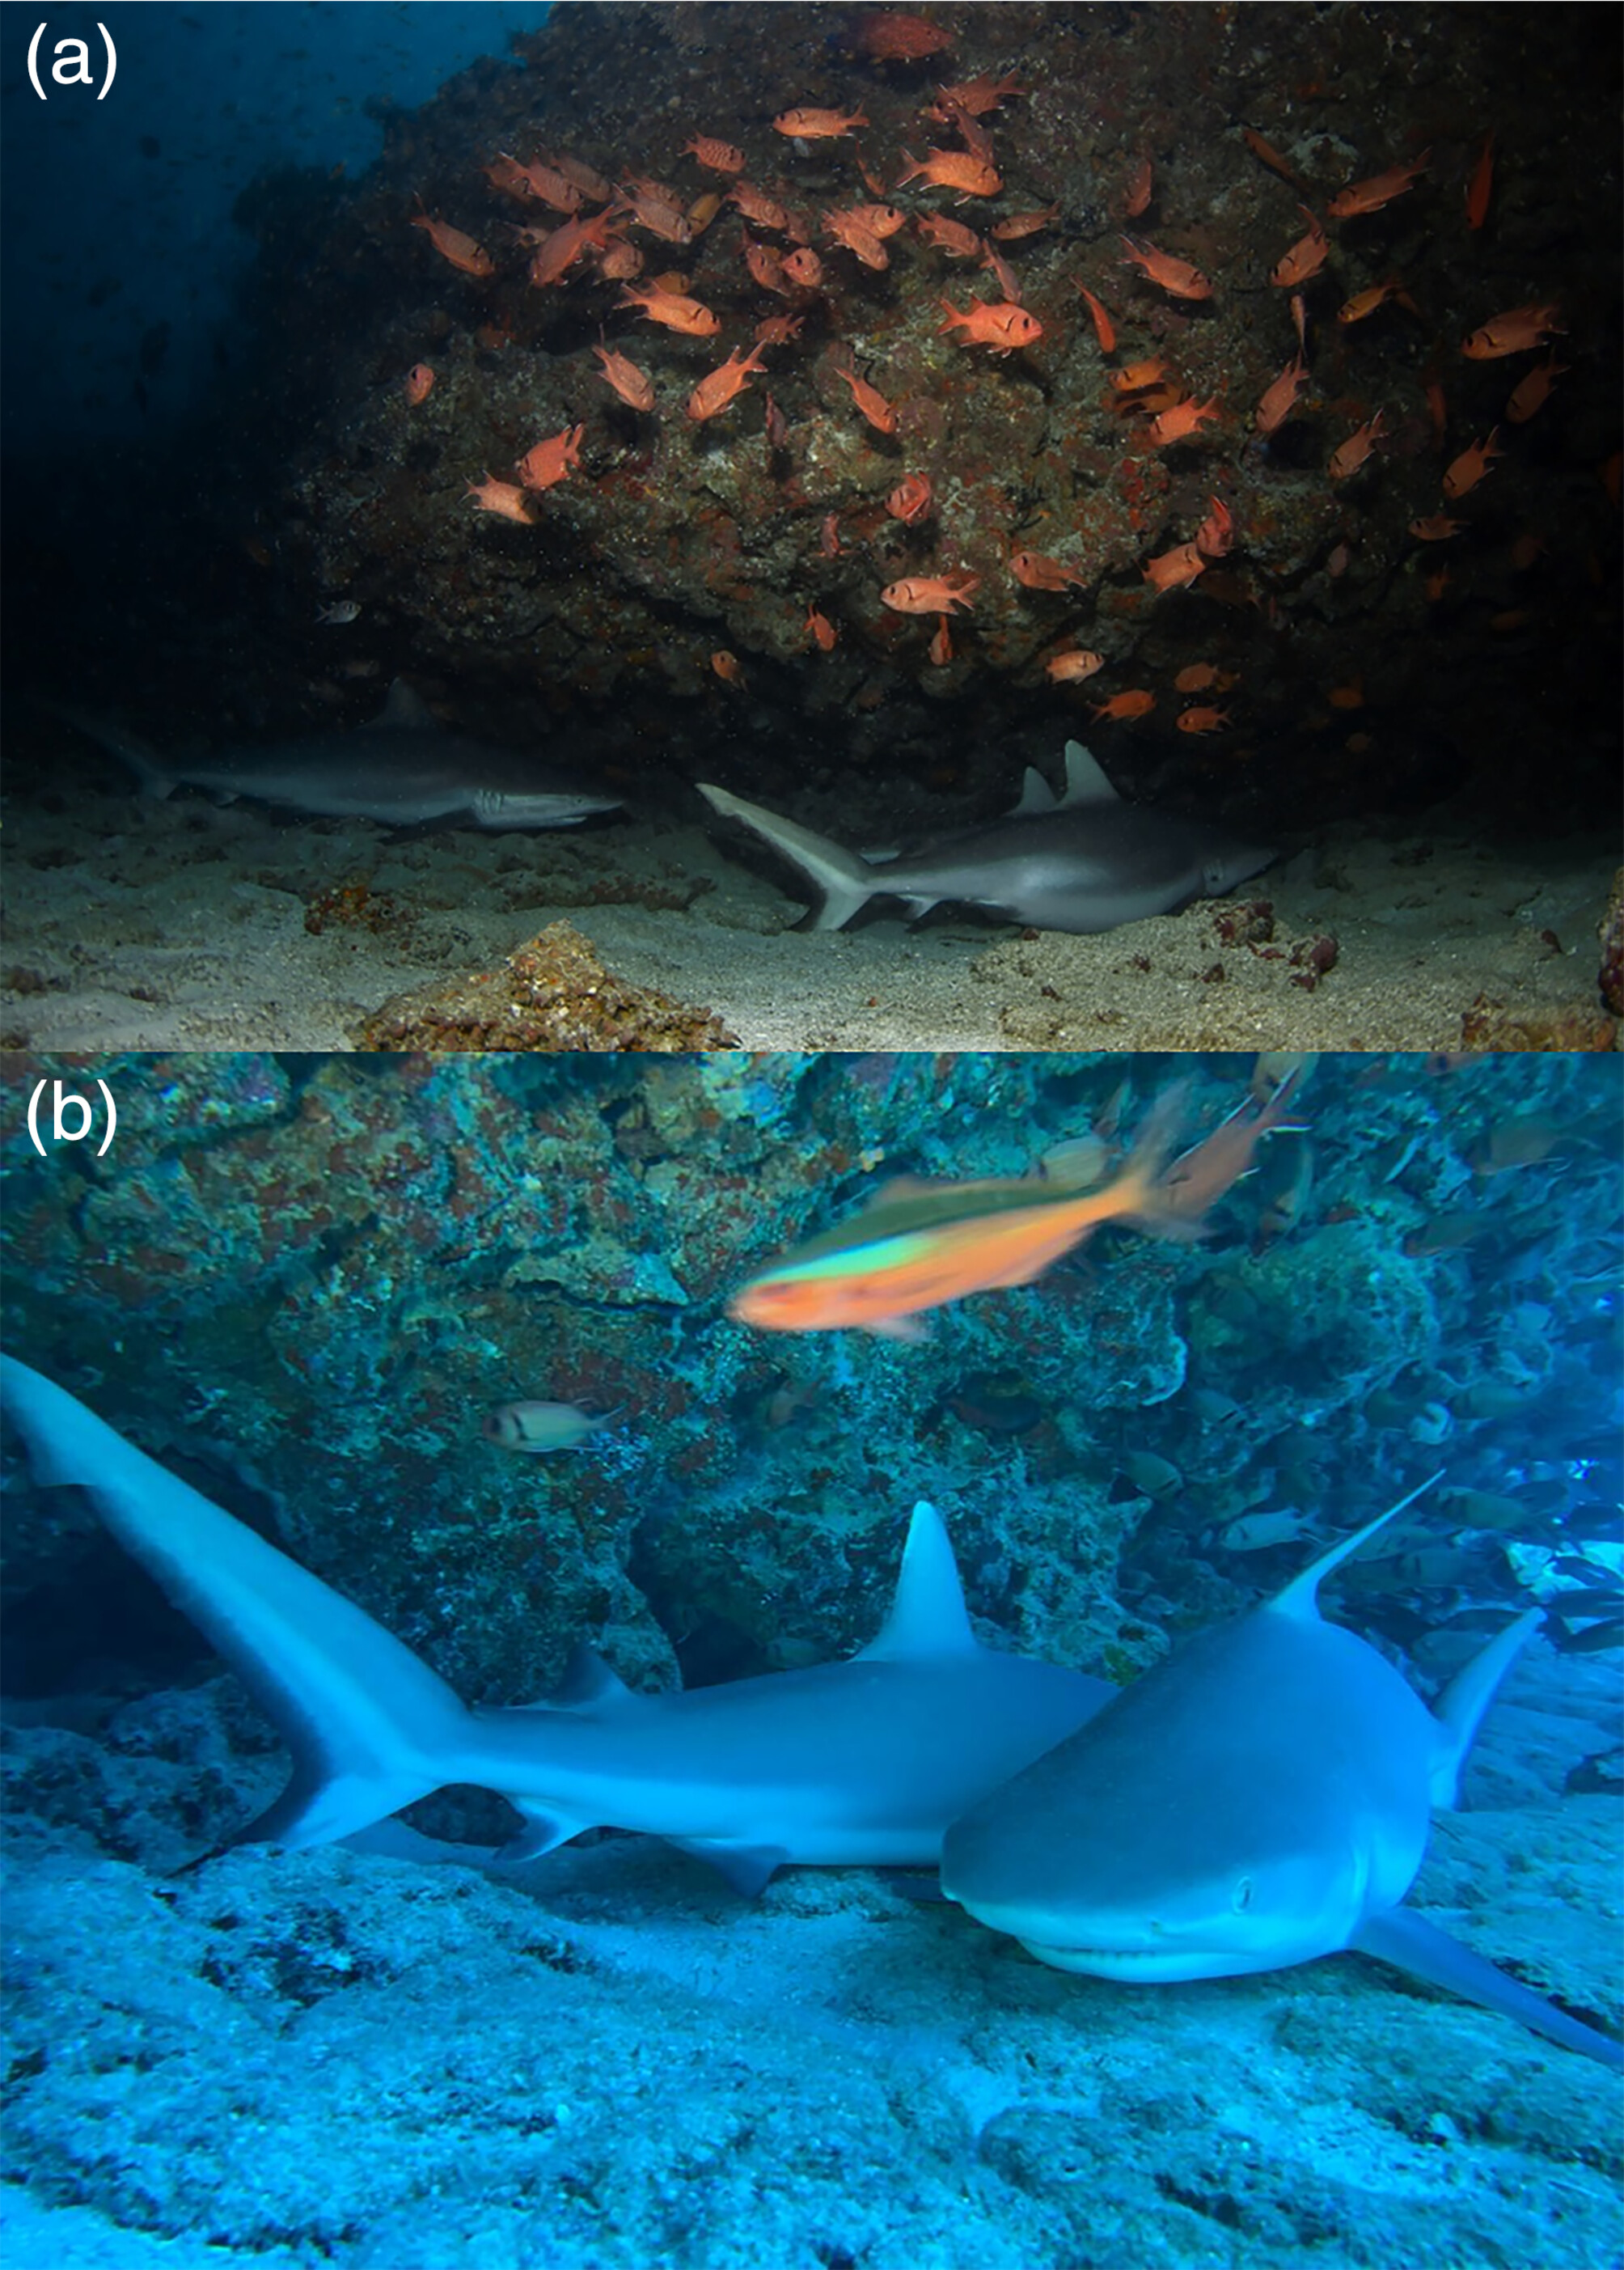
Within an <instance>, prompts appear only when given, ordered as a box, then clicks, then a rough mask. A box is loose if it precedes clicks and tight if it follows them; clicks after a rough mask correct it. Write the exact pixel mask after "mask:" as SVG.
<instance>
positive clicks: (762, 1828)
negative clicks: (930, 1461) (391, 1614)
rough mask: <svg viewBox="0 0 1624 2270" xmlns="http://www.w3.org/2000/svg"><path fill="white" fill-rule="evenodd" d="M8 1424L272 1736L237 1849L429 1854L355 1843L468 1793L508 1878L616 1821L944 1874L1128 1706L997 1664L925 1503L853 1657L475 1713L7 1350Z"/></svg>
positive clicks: (757, 1866)
mask: <svg viewBox="0 0 1624 2270" xmlns="http://www.w3.org/2000/svg"><path fill="white" fill-rule="evenodd" d="M0 1410H4V1412H5V1413H6V1414H7V1416H8V1417H9V1418H11V1420H12V1421H14V1422H15V1424H16V1426H17V1428H18V1429H19V1432H20V1434H21V1435H22V1436H23V1439H24V1441H25V1443H26V1446H27V1449H28V1453H29V1457H30V1461H31V1464H32V1465H33V1472H34V1474H35V1476H36V1478H37V1479H38V1480H40V1481H41V1482H42V1483H47V1484H54V1483H78V1484H79V1485H81V1486H82V1487H84V1488H85V1489H86V1490H87V1491H88V1492H89V1493H90V1496H91V1499H92V1502H93V1504H94V1505H95V1507H96V1510H97V1511H98V1512H99V1513H100V1516H101V1518H102V1520H103V1521H104V1522H105V1523H106V1524H107V1525H108V1528H109V1529H110V1530H111V1531H112V1532H113V1533H114V1535H115V1537H117V1538H118V1539H119V1540H120V1542H121V1543H122V1545H123V1546H124V1547H126V1548H127V1549H128V1550H129V1551H130V1553H131V1554H134V1556H135V1558H136V1559H137V1561H139V1562H142V1563H143V1564H144V1566H145V1568H146V1569H148V1570H149V1572H150V1573H151V1574H152V1576H154V1577H155V1578H156V1579H157V1581H158V1583H159V1584H160V1585H161V1586H162V1588H163V1589H164V1591H166V1592H167V1594H168V1596H169V1598H170V1599H171V1600H172V1601H174V1604H175V1606H177V1607H179V1608H181V1609H182V1611H183V1612H184V1613H186V1614H187V1615H189V1617H190V1618H191V1620H192V1621H193V1622H194V1623H196V1624H197V1626H198V1627H199V1628H201V1629H202V1630H203V1631H204V1632H205V1633H206V1634H207V1635H208V1636H209V1637H210V1638H211V1640H212V1641H213V1642H214V1644H215V1645H216V1647H218V1648H219V1651H220V1653H221V1654H222V1655H223V1656H224V1657H225V1658H226V1660H227V1662H228V1663H230V1664H231V1665H232V1666H233V1668H234V1670H235V1671H236V1672H237V1673H239V1674H240V1676H241V1679H242V1680H243V1683H244V1684H245V1685H246V1686H247V1687H248V1689H249V1691H250V1693H252V1694H253V1695H254V1696H255V1697H256V1700H257V1701H258V1702H260V1703H261V1704H262V1705H263V1708H264V1709H265V1710H267V1711H268V1712H269V1713H270V1715H271V1717H272V1718H273V1719H274V1720H275V1722H276V1724H277V1726H278V1729H279V1731H280V1732H281V1734H282V1738H283V1740H285V1743H286V1745H287V1747H288V1749H289V1750H290V1751H291V1752H292V1754H293V1773H292V1777H291V1778H290V1779H289V1782H288V1784H287V1787H286V1788H285V1791H284V1792H283V1793H282V1795H281V1796H280V1797H279V1798H278V1800H277V1802H276V1803H275V1804H274V1805H273V1806H271V1808H270V1810H269V1811H268V1812H267V1813H265V1814H262V1815H261V1817H260V1818H259V1819H258V1820H256V1821H253V1822H252V1823H251V1824H250V1825H249V1826H248V1827H247V1828H245V1829H242V1830H241V1833H240V1836H238V1838H237V1839H236V1841H237V1842H240V1843H241V1842H261V1843H273V1844H280V1845H283V1846H285V1847H286V1848H287V1849H289V1850H292V1851H300V1850H302V1849H304V1848H305V1847H307V1846H311V1845H317V1844H327V1843H336V1842H337V1841H339V1840H341V1839H342V1840H345V1841H348V1842H352V1843H353V1842H360V1843H364V1844H367V1845H369V1846H370V1847H371V1848H372V1849H375V1850H381V1851H389V1852H393V1853H395V1854H397V1855H400V1856H405V1857H410V1858H418V1859H426V1858H434V1857H441V1856H442V1855H443V1853H444V1851H445V1849H446V1848H441V1850H440V1852H438V1853H437V1852H436V1849H435V1847H434V1844H433V1843H432V1841H431V1840H430V1839H428V1838H426V1837H421V1836H416V1834H415V1833H414V1832H412V1831H410V1830H406V1829H404V1828H403V1826H402V1825H401V1824H391V1825H390V1829H389V1833H388V1834H387V1835H386V1836H377V1835H372V1836H364V1835H362V1834H360V1832H367V1831H371V1830H373V1829H374V1824H376V1823H379V1822H382V1821H385V1820H386V1818H387V1816H388V1815H389V1814H392V1813H394V1812H396V1811H397V1809H398V1808H399V1807H400V1806H405V1805H410V1804H412V1802H413V1800H414V1799H418V1798H420V1797H425V1796H426V1795H427V1794H428V1793H429V1792H431V1791H433V1790H435V1789H438V1788H440V1787H441V1786H442V1785H443V1784H448V1783H454V1782H455V1783H466V1784H472V1785H474V1786H476V1787H479V1788H484V1789H492V1790H497V1791H500V1792H501V1794H502V1795H503V1796H504V1797H506V1798H507V1799H508V1801H509V1803H510V1804H512V1805H513V1806H514V1807H515V1810H516V1811H517V1812H518V1813H519V1814H520V1815H521V1816H522V1818H523V1824H524V1825H523V1829H522V1830H521V1832H520V1833H519V1834H518V1835H516V1836H515V1837H514V1838H513V1839H512V1841H511V1842H510V1843H508V1844H507V1845H505V1846H503V1847H501V1849H500V1851H499V1852H498V1854H497V1857H498V1858H500V1859H501V1860H504V1861H517V1860H526V1859H530V1858H535V1857H536V1856H538V1854H541V1853H545V1852H550V1851H552V1849H553V1848H554V1846H556V1845H559V1844H562V1843H567V1841H568V1839H569V1838H570V1837H572V1836H579V1835H580V1834H581V1833H582V1830H583V1829H591V1828H597V1827H610V1828H617V1829H638V1830H642V1831H644V1832H646V1833H648V1834H649V1835H652V1836H660V1837H664V1839H665V1840H666V1842H667V1843H671V1844H676V1845H679V1846H680V1847H681V1848H682V1849H683V1850H684V1851H688V1852H692V1853H694V1854H697V1855H698V1856H699V1857H700V1858H703V1859H705V1860H708V1861H709V1862H711V1863H712V1864H713V1865H714V1866H716V1867H717V1868H719V1869H720V1870H722V1872H723V1873H724V1874H725V1875H726V1876H727V1877H728V1878H729V1880H730V1881H731V1882H732V1883H733V1884H734V1885H736V1886H737V1887H738V1888H739V1889H740V1890H741V1891H744V1892H746V1893H751V1892H755V1891H758V1890H759V1889H760V1887H761V1886H762V1884H764V1883H765V1882H766V1881H767V1880H768V1877H769V1876H771V1874H772V1873H773V1872H774V1870H775V1869H776V1868H779V1867H782V1866H784V1865H786V1864H787V1863H790V1862H812V1863H820V1864H823V1865H826V1866H840V1865H848V1866H849V1865H868V1866H898V1867H931V1868H934V1867H935V1866H936V1865H937V1862H938V1859H939V1858H940V1856H941V1845H942V1836H943V1832H944V1831H945V1829H946V1827H947V1824H948V1822H949V1821H953V1819H955V1818H956V1817H957V1815H958V1814H960V1813H962V1812H964V1811H965V1809H966V1807H967V1806H970V1805H972V1804H974V1803H975V1800H976V1799H978V1798H981V1797H984V1796H985V1795H986V1794H987V1792H989V1791H990V1790H992V1789H995V1788H997V1785H998V1784H999V1783H1000V1782H1003V1781H1007V1780H1008V1778H1009V1777H1010V1776H1011V1775H1012V1774H1013V1773H1015V1772H1018V1771H1019V1770H1020V1768H1021V1767H1022V1766H1024V1765H1028V1764H1030V1763H1031V1762H1032V1760H1033V1759H1034V1758H1036V1757H1040V1756H1042V1754H1043V1752H1044V1751H1045V1750H1048V1749H1051V1748H1052V1747H1054V1745H1055V1744H1056V1743H1057V1742H1058V1741H1060V1740H1063V1739H1064V1736H1066V1735H1067V1734H1069V1733H1071V1732H1072V1731H1073V1730H1074V1729H1075V1728H1076V1727H1078V1726H1079V1725H1081V1724H1082V1723H1083V1721H1084V1720H1085V1719H1086V1718H1087V1717H1089V1716H1090V1714H1091V1713H1092V1712H1094V1710H1098V1709H1100V1707H1101V1704H1103V1703H1104V1702H1108V1701H1109V1699H1110V1697H1111V1695H1114V1694H1115V1692H1116V1689H1115V1688H1113V1687H1112V1686H1110V1684H1109V1682H1108V1681H1106V1680H1101V1679H1090V1678H1088V1677H1086V1675H1085V1674H1084V1673H1081V1672H1075V1671H1066V1670H1063V1669H1061V1668H1060V1667H1059V1666H1058V1665H1053V1664H1048V1663H1039V1662H1035V1661H1033V1660H1031V1659H1029V1658H1026V1657H1022V1656H1017V1655H1006V1654H1004V1653H1002V1652H1000V1651H997V1650H995V1649H991V1648H986V1647H983V1646H982V1645H981V1644H980V1643H979V1642H978V1641H977V1640H976V1638H975V1635H974V1633H973V1632H972V1630H971V1628H970V1622H969V1618H968V1615H967V1614H966V1613H965V1606H964V1598H963V1594H962V1593H961V1591H960V1586H959V1577H958V1572H957V1570H956V1569H955V1567H954V1564H953V1550H952V1547H950V1546H949V1544H948V1542H947V1535H946V1532H945V1529H944V1528H943V1525H942V1523H941V1520H940V1517H938V1514H937V1513H936V1512H935V1511H934V1510H933V1509H932V1508H931V1507H930V1506H928V1505H926V1504H924V1503H923V1502H921V1503H920V1504H919V1505H917V1506H916V1508H915V1510H914V1515H913V1520H912V1523H911V1524H910V1527H909V1530H908V1543H907V1547H906V1548H905V1550H904V1553H903V1557H902V1570H901V1578H900V1580H899V1582H898V1584H897V1589H896V1596H895V1599H894V1602H893V1604H892V1608H891V1613H890V1614H889V1615H888V1617H887V1618H886V1623H885V1626H884V1628H883V1629H882V1630H881V1632H880V1634H879V1637H878V1638H877V1639H876V1640H874V1641H873V1642H872V1643H871V1644H870V1645H869V1646H868V1647H865V1648H864V1650H863V1651H862V1652H861V1653H860V1654H858V1655H856V1656H854V1657H853V1658H851V1659H850V1660H849V1662H843V1663H829V1664H821V1665H816V1666H814V1667H812V1668H811V1669H807V1670H804V1671H791V1672H776V1673H768V1674H767V1675H765V1676H763V1677H760V1678H756V1679H743V1680H735V1681H733V1682H731V1683H730V1684H729V1685H726V1686H721V1687H703V1688H693V1689H690V1690H688V1691H686V1692H685V1693H678V1694H668V1695H637V1694H634V1693H633V1692H632V1690H631V1689H630V1688H627V1686H625V1685H624V1684H623V1683H622V1681H621V1680H619V1679H618V1678H617V1677H616V1676H615V1674H614V1673H613V1672H612V1670H611V1669H610V1667H609V1665H607V1664H606V1663H605V1662H604V1661H603V1660H602V1658H600V1657H598V1656H597V1655H595V1654H593V1653H592V1651H590V1649H587V1648H581V1649H578V1650H577V1651H576V1653H575V1658H574V1660H573V1662H572V1665H571V1667H570V1673H569V1675H568V1677H567V1680H566V1682H565V1685H564V1688H562V1690H561V1691H560V1693H559V1694H557V1695H553V1696H552V1699H551V1700H550V1701H549V1702H546V1703H545V1704H539V1705H536V1706H532V1707H529V1708H523V1709H515V1710H478V1709H476V1710H468V1709H465V1708H464V1706H463V1704H462V1703H461V1702H459V1701H458V1700H457V1697H456V1695H454V1694H453V1693H452V1691H451V1689H450V1688H449V1687H448V1686H447V1685H446V1683H445V1681H444V1680H441V1678H439V1677H438V1676H437V1675H436V1673H434V1672H433V1671H431V1670H430V1668H429V1667H428V1665H426V1663H424V1662H423V1661H422V1659H421V1658H419V1657H418V1656H416V1655H414V1654H413V1653H412V1651H411V1649H410V1648H408V1647H406V1646H404V1644H403V1643H402V1642H401V1641H399V1640H397V1639H396V1638H395V1637H393V1636H392V1635H391V1634H390V1633H389V1632H387V1631H385V1630H384V1629H383V1628H382V1625H380V1624H377V1623H374V1621H373V1620H372V1618H371V1617H370V1616H368V1615H367V1614H365V1613H363V1611H362V1610H361V1609H360V1608H358V1607H356V1606H353V1605H352V1603H351V1602H350V1601H348V1600H346V1599H344V1597H343V1596H342V1594H340V1593H338V1592H336V1591H333V1590H332V1588H331V1587H330V1585H328V1584H323V1583H322V1581H321V1580H320V1578H319V1577H316V1576H312V1575H311V1574H310V1573H309V1571H308V1569H301V1568H300V1566H299V1564H298V1563H297V1562H294V1561H291V1560H290V1559H289V1558H288V1557H287V1555H286V1554H284V1553H280V1552H278V1550H277V1548H276V1547H274V1546H272V1545H270V1544H268V1543H267V1542H266V1541H265V1540H264V1539H263V1538H262V1537H259V1536H257V1535H256V1533H255V1532H254V1531H253V1530H251V1529H249V1528H248V1527H246V1526H245V1525H244V1524H243V1523H241V1522H240V1521H237V1520H235V1519H234V1517H232V1516H231V1515H230V1514H228V1513H226V1512H224V1511H223V1510H221V1509H220V1508H219V1507H218V1506H215V1505H212V1504H211V1503H210V1502H209V1500H208V1499H207V1498H205V1497H203V1496H200V1495H199V1494H198V1493H197V1491H196V1490H194V1489H191V1488H189V1487H188V1486H187V1485H186V1484H185V1483H184V1482H182V1481H180V1480H177V1478H176V1477H175V1476H174V1474H172V1473H169V1472H168V1471H167V1469H166V1468H165V1467H163V1466H161V1465H159V1464H158V1463H157V1462H156V1461H155V1460H154V1459H152V1458H148V1457H147V1456H146V1455H145V1452H143V1451H141V1450H137V1449H135V1448H134V1446H133V1445H132V1444H130V1443H127V1442H125V1441H124V1440H123V1438H122V1436H121V1435H117V1434H115V1432H114V1430H113V1428H110V1427H108V1426H107V1425H106V1424H105V1423H104V1422H103V1421H101V1420H100V1419H98V1418H96V1417H94V1416H93V1413H91V1412H89V1411H87V1410H86V1409H85V1406H84V1405H83V1404H82V1403H79V1402H78V1401H77V1400H76V1399H75V1398H74V1397H73V1396H71V1395H70V1394H69V1393H67V1391H65V1390H64V1389H63V1388H60V1387H57V1386H56V1385H55V1384H53V1383H52V1382H51V1381H49V1380H48V1379H46V1378H44V1377H42V1376H41V1374H40V1373H38V1372H36V1371H32V1370H30V1369H28V1368H27V1366H26V1365H25V1364H22V1363H20V1362H19V1361H17V1360H16V1359H15V1358H14V1357H11V1356H5V1357H0ZM450 1851H451V1854H452V1857H455V1858H459V1859H461V1858H479V1859H488V1858H490V1857H491V1855H490V1853H489V1852H488V1851H475V1849H474V1848H469V1847H460V1846H459V1847H453V1848H450Z"/></svg>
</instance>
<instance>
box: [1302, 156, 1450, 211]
mask: <svg viewBox="0 0 1624 2270" xmlns="http://www.w3.org/2000/svg"><path fill="white" fill-rule="evenodd" d="M1431 164H1432V152H1431V151H1430V150H1423V151H1422V152H1421V154H1420V157H1419V158H1418V159H1416V160H1415V163H1414V164H1413V166H1390V167H1388V169H1387V171H1386V173H1384V174H1372V175H1371V177H1370V179H1369V180H1368V182H1353V184H1352V185H1351V187H1349V188H1347V189H1339V191H1338V192H1337V194H1336V196H1335V197H1332V199H1331V203H1330V204H1328V205H1327V206H1326V207H1325V211H1327V212H1328V213H1329V214H1330V215H1331V219H1332V220H1352V219H1353V218H1354V216H1355V215H1356V214H1359V213H1372V212H1379V211H1380V210H1381V208H1382V207H1383V205H1390V204H1391V203H1392V201H1393V199H1394V198H1395V197H1403V195H1404V193H1405V190H1406V189H1413V188H1414V187H1415V184H1416V182H1417V181H1418V180H1419V179H1420V176H1421V175H1422V174H1424V173H1426V171H1427V168H1428V167H1430V165H1431Z"/></svg>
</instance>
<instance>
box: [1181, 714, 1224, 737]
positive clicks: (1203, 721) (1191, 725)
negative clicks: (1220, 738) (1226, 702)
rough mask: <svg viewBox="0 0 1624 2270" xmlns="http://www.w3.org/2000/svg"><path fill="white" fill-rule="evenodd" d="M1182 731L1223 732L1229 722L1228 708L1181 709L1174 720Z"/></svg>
mask: <svg viewBox="0 0 1624 2270" xmlns="http://www.w3.org/2000/svg"><path fill="white" fill-rule="evenodd" d="M1174 723H1175V724H1176V725H1177V727H1178V730H1179V731H1180V732H1181V733H1221V732H1222V731H1223V730H1224V728H1225V726H1226V725H1227V723H1229V712H1228V711H1227V709H1181V710H1180V711H1179V713H1178V716H1177V717H1176V718H1175V720H1174Z"/></svg>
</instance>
